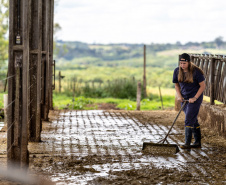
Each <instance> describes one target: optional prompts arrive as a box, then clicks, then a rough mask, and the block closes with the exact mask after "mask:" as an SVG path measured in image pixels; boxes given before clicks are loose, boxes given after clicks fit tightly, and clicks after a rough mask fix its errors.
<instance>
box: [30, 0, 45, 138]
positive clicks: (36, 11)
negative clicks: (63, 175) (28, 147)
mask: <svg viewBox="0 0 226 185" xmlns="http://www.w3.org/2000/svg"><path fill="white" fill-rule="evenodd" d="M41 21H42V1H41V0H33V1H31V26H30V39H29V41H30V68H29V74H30V78H29V82H30V83H29V91H30V97H29V123H28V137H29V140H30V141H36V142H39V141H40V140H41V129H40V128H41V112H40V108H41V107H40V106H41V105H40V103H41V42H42V39H41V38H42V34H41V31H42V28H41V26H42V22H41Z"/></svg>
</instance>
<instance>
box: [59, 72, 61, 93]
mask: <svg viewBox="0 0 226 185" xmlns="http://www.w3.org/2000/svg"><path fill="white" fill-rule="evenodd" d="M59 93H61V71H59Z"/></svg>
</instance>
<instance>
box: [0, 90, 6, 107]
mask: <svg viewBox="0 0 226 185" xmlns="http://www.w3.org/2000/svg"><path fill="white" fill-rule="evenodd" d="M4 94H5V93H0V109H3V108H4V102H3V95H4Z"/></svg>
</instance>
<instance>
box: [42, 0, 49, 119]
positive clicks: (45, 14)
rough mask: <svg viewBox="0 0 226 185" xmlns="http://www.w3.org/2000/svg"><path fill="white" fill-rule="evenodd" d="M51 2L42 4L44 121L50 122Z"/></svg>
mask: <svg viewBox="0 0 226 185" xmlns="http://www.w3.org/2000/svg"><path fill="white" fill-rule="evenodd" d="M49 25H50V1H44V0H43V4H42V60H43V65H44V66H43V68H44V69H43V74H42V78H43V85H42V91H43V101H42V119H43V120H46V121H48V114H49V88H50V86H49V84H50V83H49V76H50V73H49V68H50V67H49V38H50V36H49V34H50V29H49Z"/></svg>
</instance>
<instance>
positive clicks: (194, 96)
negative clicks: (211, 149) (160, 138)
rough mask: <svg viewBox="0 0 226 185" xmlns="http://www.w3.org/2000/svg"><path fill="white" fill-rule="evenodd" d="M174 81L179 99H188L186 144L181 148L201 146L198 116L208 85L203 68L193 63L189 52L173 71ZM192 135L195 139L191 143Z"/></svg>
mask: <svg viewBox="0 0 226 185" xmlns="http://www.w3.org/2000/svg"><path fill="white" fill-rule="evenodd" d="M173 83H175V90H176V94H177V100H178V101H180V102H181V103H182V102H183V101H184V100H188V103H186V105H185V107H184V109H183V111H184V113H185V144H184V145H181V146H180V148H182V149H190V148H201V130H200V125H199V123H198V119H197V116H198V113H199V109H200V106H201V103H202V100H203V91H204V90H205V87H206V85H205V77H204V72H203V71H202V69H200V68H199V67H198V66H196V65H195V64H193V63H191V61H190V55H188V54H187V53H183V54H182V55H181V56H180V64H179V67H177V68H176V69H175V70H174V73H173ZM192 135H193V136H194V139H195V141H194V143H193V144H192V145H191V140H192Z"/></svg>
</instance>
